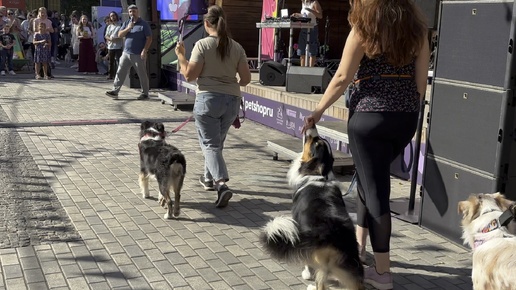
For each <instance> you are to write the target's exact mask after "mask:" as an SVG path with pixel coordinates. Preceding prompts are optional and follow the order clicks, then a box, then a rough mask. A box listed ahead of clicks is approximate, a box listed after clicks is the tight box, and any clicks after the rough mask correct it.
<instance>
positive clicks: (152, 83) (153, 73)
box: [129, 22, 161, 89]
mask: <svg viewBox="0 0 516 290" xmlns="http://www.w3.org/2000/svg"><path fill="white" fill-rule="evenodd" d="M149 25H150V27H151V30H152V44H151V46H150V48H149V51H148V54H147V74H148V77H149V88H151V89H155V88H159V87H160V86H161V32H160V23H159V22H149ZM129 87H130V88H140V79H139V78H138V74H137V73H136V70H135V69H134V68H131V71H130V73H129Z"/></svg>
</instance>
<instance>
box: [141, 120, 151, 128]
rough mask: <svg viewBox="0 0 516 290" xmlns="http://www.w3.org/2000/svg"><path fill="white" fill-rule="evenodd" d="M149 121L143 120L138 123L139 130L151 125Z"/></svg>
mask: <svg viewBox="0 0 516 290" xmlns="http://www.w3.org/2000/svg"><path fill="white" fill-rule="evenodd" d="M151 124H152V123H151V122H150V121H143V122H142V124H141V125H140V129H141V130H145V129H147V128H149V127H150V126H151Z"/></svg>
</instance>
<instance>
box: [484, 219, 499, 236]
mask: <svg viewBox="0 0 516 290" xmlns="http://www.w3.org/2000/svg"><path fill="white" fill-rule="evenodd" d="M500 227H501V225H500V222H499V221H498V219H493V220H491V221H490V222H489V224H487V226H485V227H483V228H482V230H480V232H481V233H483V234H485V233H489V232H492V231H494V230H496V229H499V228H500Z"/></svg>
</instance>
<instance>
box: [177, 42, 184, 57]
mask: <svg viewBox="0 0 516 290" xmlns="http://www.w3.org/2000/svg"><path fill="white" fill-rule="evenodd" d="M175 52H176V55H177V56H178V57H179V56H184V55H185V45H184V43H183V42H178V43H177V44H176V49H175Z"/></svg>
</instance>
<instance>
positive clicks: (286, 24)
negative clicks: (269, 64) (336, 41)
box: [256, 21, 316, 67]
mask: <svg viewBox="0 0 516 290" xmlns="http://www.w3.org/2000/svg"><path fill="white" fill-rule="evenodd" d="M315 25H316V23H311V22H306V23H305V22H292V21H269V22H258V23H256V28H258V30H259V39H258V66H260V65H261V57H262V28H278V29H281V28H286V29H289V30H290V36H289V40H288V64H287V67H290V64H291V58H292V45H293V39H292V38H293V36H294V28H296V29H303V28H306V29H308V33H307V37H306V51H305V55H306V57H305V66H308V65H309V57H308V53H309V50H310V49H309V48H310V44H309V43H310V29H312V28H314V27H315ZM276 51H277V41H276V40H274V61H278V60H277V59H276Z"/></svg>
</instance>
